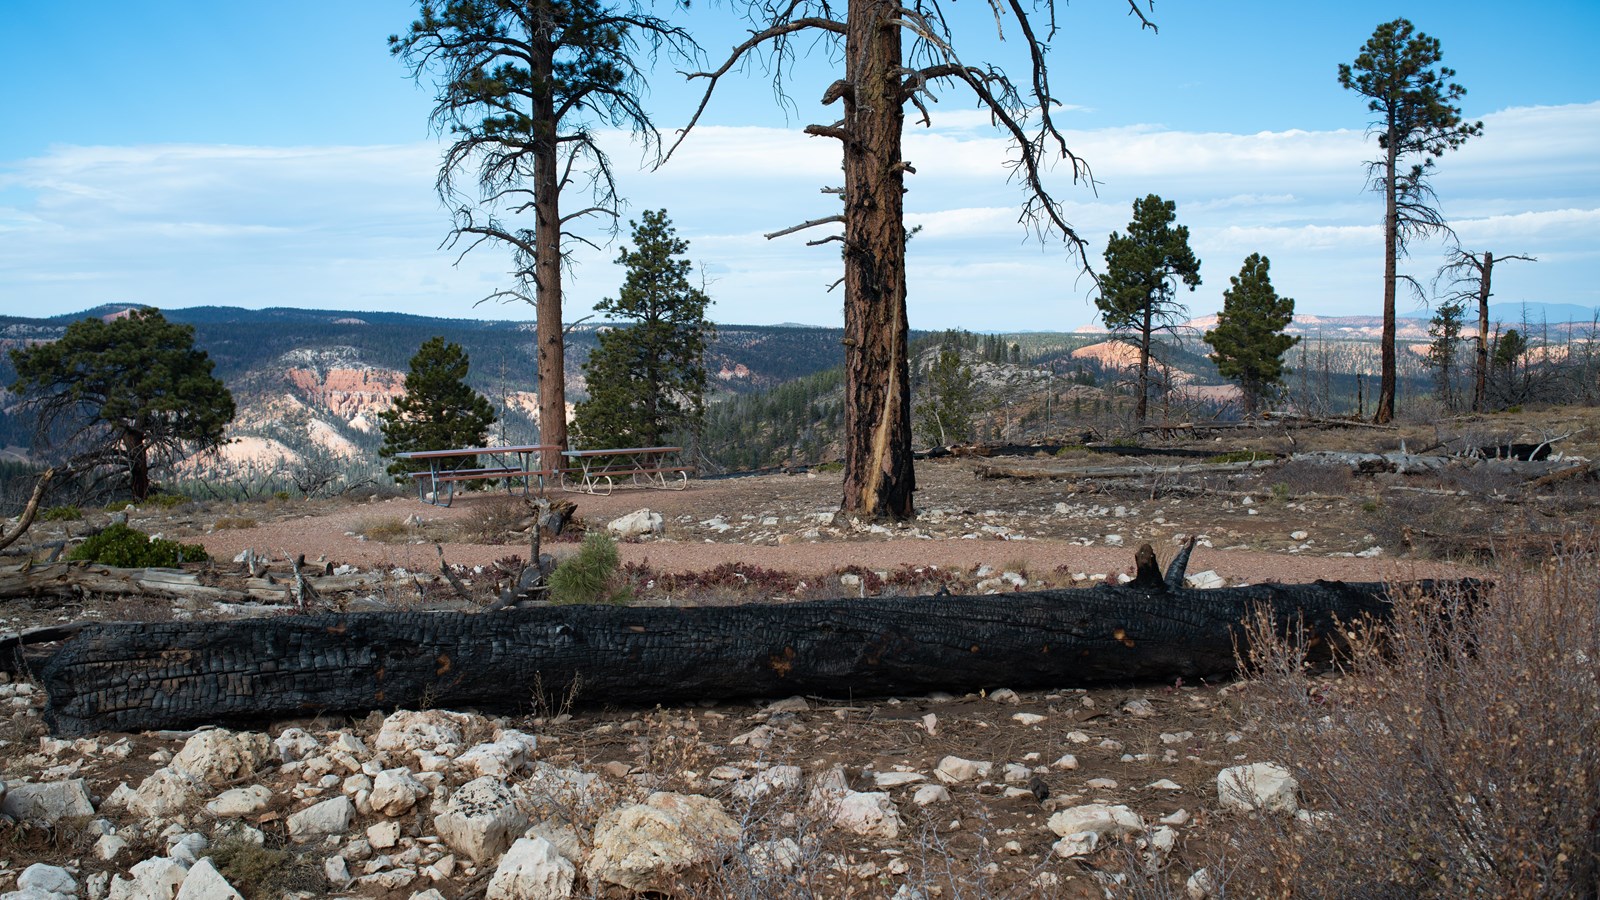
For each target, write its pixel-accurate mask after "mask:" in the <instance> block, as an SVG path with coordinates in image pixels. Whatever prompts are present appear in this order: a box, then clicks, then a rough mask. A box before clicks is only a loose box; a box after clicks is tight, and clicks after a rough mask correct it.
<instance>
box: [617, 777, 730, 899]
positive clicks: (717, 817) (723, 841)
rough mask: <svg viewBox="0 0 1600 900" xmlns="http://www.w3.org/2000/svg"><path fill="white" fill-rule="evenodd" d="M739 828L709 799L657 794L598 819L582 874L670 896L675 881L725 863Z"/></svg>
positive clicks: (687, 795) (685, 795)
mask: <svg viewBox="0 0 1600 900" xmlns="http://www.w3.org/2000/svg"><path fill="white" fill-rule="evenodd" d="M738 840H739V826H738V823H736V822H734V821H733V819H731V818H729V817H728V814H727V813H726V812H725V811H724V810H723V808H722V804H720V803H718V802H717V801H716V800H713V799H712V798H710V797H701V796H698V795H694V794H674V793H667V792H658V793H654V794H651V795H650V796H649V797H648V798H646V799H645V802H643V803H636V804H632V805H630V806H624V807H620V808H618V809H613V810H611V811H609V812H607V813H606V814H605V815H603V816H601V817H600V822H599V824H598V825H596V826H595V830H594V850H593V852H592V853H590V855H589V860H588V863H587V865H586V866H585V874H587V875H588V877H589V879H590V881H591V882H605V883H607V884H615V885H620V886H622V887H625V888H627V889H629V890H632V891H650V890H659V891H664V892H668V893H670V892H671V886H672V883H673V880H674V878H675V876H677V875H678V874H679V873H681V872H683V871H685V870H687V869H690V868H693V867H695V866H701V865H707V864H710V863H713V862H718V861H720V860H722V859H725V858H726V857H727V855H728V854H729V853H730V852H731V851H732V848H733V847H734V845H735V844H737V843H738Z"/></svg>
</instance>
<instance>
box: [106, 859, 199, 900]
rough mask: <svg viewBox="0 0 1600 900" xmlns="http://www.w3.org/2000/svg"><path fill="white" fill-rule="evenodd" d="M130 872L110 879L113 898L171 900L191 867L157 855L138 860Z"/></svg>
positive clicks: (118, 899) (115, 899)
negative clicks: (139, 861) (141, 860)
mask: <svg viewBox="0 0 1600 900" xmlns="http://www.w3.org/2000/svg"><path fill="white" fill-rule="evenodd" d="M128 875H129V876H130V877H128V878H123V877H121V876H120V875H119V876H117V877H116V878H113V879H111V892H110V900H172V898H173V897H176V896H177V894H178V889H179V887H180V886H181V885H182V884H183V879H184V878H187V877H188V875H189V870H188V869H185V868H184V867H183V864H182V863H180V862H178V861H177V860H175V859H170V858H168V857H165V856H157V857H155V858H153V859H147V860H145V861H144V862H141V863H136V864H135V865H134V866H133V868H131V869H129V870H128Z"/></svg>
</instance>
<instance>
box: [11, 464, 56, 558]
mask: <svg viewBox="0 0 1600 900" xmlns="http://www.w3.org/2000/svg"><path fill="white" fill-rule="evenodd" d="M54 477H56V470H55V469H54V468H49V469H45V470H44V472H43V474H41V475H40V476H39V480H38V481H36V482H34V483H33V494H32V495H31V496H29V497H28V505H26V506H24V507H23V508H22V516H21V517H20V518H18V519H17V525H16V527H15V528H13V529H11V530H10V531H7V532H5V533H4V534H0V550H4V549H5V548H7V547H9V546H11V545H12V544H14V543H16V540H17V538H20V537H22V536H23V535H24V534H26V533H27V531H28V529H29V528H30V527H31V526H32V525H33V519H34V517H35V516H37V515H38V514H39V502H40V501H42V500H43V499H44V492H45V489H46V488H48V487H49V486H50V479H52V478H54Z"/></svg>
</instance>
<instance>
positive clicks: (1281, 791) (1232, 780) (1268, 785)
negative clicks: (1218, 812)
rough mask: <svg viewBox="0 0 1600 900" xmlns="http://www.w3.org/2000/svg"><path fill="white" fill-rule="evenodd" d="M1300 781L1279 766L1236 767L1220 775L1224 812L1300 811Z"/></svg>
mask: <svg viewBox="0 0 1600 900" xmlns="http://www.w3.org/2000/svg"><path fill="white" fill-rule="evenodd" d="M1299 791H1300V782H1298V781H1296V780H1295V779H1294V776H1293V775H1290V774H1289V770H1288V769H1285V768H1284V767H1283V766H1280V765H1278V764H1277V763H1251V764H1250V765H1247V766H1233V767H1231V768H1227V769H1223V770H1222V771H1221V772H1219V773H1217V799H1218V800H1219V801H1221V803H1222V806H1223V808H1224V809H1239V810H1245V811H1249V810H1254V809H1263V810H1266V811H1268V812H1281V813H1288V814H1290V815H1293V814H1294V813H1295V811H1297V810H1298V809H1299V808H1300V801H1299V798H1298V797H1297V794H1298V793H1299Z"/></svg>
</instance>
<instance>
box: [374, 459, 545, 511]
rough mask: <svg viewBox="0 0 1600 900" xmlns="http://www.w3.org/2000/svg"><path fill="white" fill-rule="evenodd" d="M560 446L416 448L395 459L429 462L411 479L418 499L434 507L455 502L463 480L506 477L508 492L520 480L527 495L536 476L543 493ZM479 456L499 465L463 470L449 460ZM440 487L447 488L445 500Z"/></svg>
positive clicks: (412, 474)
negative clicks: (456, 467)
mask: <svg viewBox="0 0 1600 900" xmlns="http://www.w3.org/2000/svg"><path fill="white" fill-rule="evenodd" d="M560 449H561V448H560V447H558V446H556V445H554V444H518V445H512V446H506V447H461V448H457V449H452V450H415V451H412V452H409V453H396V454H395V458H396V459H410V460H418V461H421V462H426V463H427V464H428V471H426V472H412V473H411V480H412V481H414V482H416V485H417V499H418V500H421V501H423V502H424V503H431V504H433V505H434V506H449V505H450V504H451V503H452V502H454V501H455V493H456V484H457V483H458V482H463V481H485V480H493V479H497V478H500V479H505V482H506V490H507V491H508V492H509V491H510V490H511V487H512V483H513V482H515V481H517V480H519V479H520V480H521V481H522V492H523V493H524V494H527V493H528V486H529V484H530V483H531V482H532V481H533V480H534V479H535V478H537V479H538V480H539V490H540V492H541V493H542V492H543V491H544V485H545V482H546V481H547V480H549V479H551V478H555V477H557V476H558V470H557V467H555V466H554V465H553V463H554V462H555V461H556V460H558V459H559V458H560V457H559V456H558V455H557V453H556V451H558V450H560ZM479 456H487V457H489V458H490V459H491V460H493V461H494V462H495V463H497V464H496V465H491V466H478V467H471V468H460V469H454V468H450V467H449V461H450V460H460V459H465V458H472V459H476V458H477V457H479ZM513 458H515V460H516V462H515V464H513V463H512V462H511V460H512V459H513ZM441 486H443V487H444V497H443V498H442V501H441V498H440V487H441Z"/></svg>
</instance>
